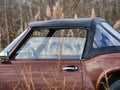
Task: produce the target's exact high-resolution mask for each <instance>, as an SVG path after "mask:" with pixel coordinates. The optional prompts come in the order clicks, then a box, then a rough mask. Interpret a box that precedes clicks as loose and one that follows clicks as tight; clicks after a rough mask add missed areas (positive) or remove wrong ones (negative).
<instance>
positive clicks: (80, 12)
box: [0, 0, 120, 48]
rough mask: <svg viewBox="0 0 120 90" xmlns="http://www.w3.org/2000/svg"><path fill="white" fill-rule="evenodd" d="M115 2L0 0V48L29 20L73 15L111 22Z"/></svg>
mask: <svg viewBox="0 0 120 90" xmlns="http://www.w3.org/2000/svg"><path fill="white" fill-rule="evenodd" d="M68 2H69V3H68ZM119 5H120V1H119V0H99V1H98V0H91V1H89V0H82V1H81V0H60V1H59V0H48V1H44V0H26V1H25V2H18V0H2V1H1V2H0V16H1V17H0V21H1V22H0V27H1V28H2V29H3V31H2V30H1V29H0V30H1V31H0V32H3V33H1V34H4V35H2V36H6V38H1V39H2V43H1V47H0V48H5V47H6V46H7V45H8V44H9V43H10V42H11V41H12V40H13V39H14V38H15V37H16V36H17V35H18V34H19V33H21V32H22V31H23V30H24V28H25V27H26V26H25V25H26V23H28V22H30V21H38V20H46V19H55V18H72V17H74V15H75V14H77V17H79V18H82V17H96V16H98V17H102V18H105V19H106V20H108V21H110V23H111V24H112V25H113V24H114V23H115V22H116V21H117V20H119V19H120V18H119V15H120V12H119V10H120V7H119ZM46 8H47V10H46ZM93 8H94V9H93ZM91 10H92V15H91ZM95 11H96V12H95ZM61 12H62V13H61ZM63 12H64V13H63ZM36 17H37V18H36ZM16 32H17V34H16Z"/></svg>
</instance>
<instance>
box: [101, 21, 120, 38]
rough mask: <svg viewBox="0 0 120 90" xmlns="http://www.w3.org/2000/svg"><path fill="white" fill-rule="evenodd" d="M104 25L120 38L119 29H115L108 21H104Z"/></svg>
mask: <svg viewBox="0 0 120 90" xmlns="http://www.w3.org/2000/svg"><path fill="white" fill-rule="evenodd" d="M102 25H103V26H104V27H105V28H106V29H107V30H109V32H111V33H112V34H114V35H115V36H116V37H117V38H119V39H120V32H118V31H117V30H115V29H114V28H113V27H112V26H110V25H109V24H108V23H106V22H102Z"/></svg>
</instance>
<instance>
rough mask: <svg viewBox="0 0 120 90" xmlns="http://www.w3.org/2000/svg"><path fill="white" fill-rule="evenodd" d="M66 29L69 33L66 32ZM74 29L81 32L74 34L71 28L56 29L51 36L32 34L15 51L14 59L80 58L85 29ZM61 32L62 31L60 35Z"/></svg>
mask: <svg viewBox="0 0 120 90" xmlns="http://www.w3.org/2000/svg"><path fill="white" fill-rule="evenodd" d="M43 31H45V30H43ZM67 31H68V32H69V33H67V34H66V33H65V32H67ZM74 31H78V32H79V33H82V34H81V35H78V33H75V34H74V32H72V31H71V30H57V31H56V33H55V34H54V35H53V37H44V36H41V35H40V36H39V35H37V36H36V35H32V37H30V39H29V40H28V41H27V42H26V44H25V45H24V46H23V47H22V48H21V49H20V50H19V51H18V52H17V55H16V57H15V59H81V56H82V53H83V49H84V45H85V40H86V33H85V32H86V31H85V30H74ZM35 32H36V31H34V32H33V34H35ZM61 32H64V33H62V35H61ZM37 34H38V33H37ZM40 34H41V33H40Z"/></svg>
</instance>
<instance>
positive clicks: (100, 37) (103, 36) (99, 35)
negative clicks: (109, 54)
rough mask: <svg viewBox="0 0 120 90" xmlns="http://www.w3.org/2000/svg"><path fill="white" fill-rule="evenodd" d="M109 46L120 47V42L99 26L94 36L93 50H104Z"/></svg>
mask: <svg viewBox="0 0 120 90" xmlns="http://www.w3.org/2000/svg"><path fill="white" fill-rule="evenodd" d="M107 46H120V42H119V41H118V40H117V39H115V37H114V36H112V35H111V34H110V33H108V32H107V31H106V30H104V29H103V28H102V27H101V26H100V25H97V26H96V31H95V35H94V42H93V48H102V47H107Z"/></svg>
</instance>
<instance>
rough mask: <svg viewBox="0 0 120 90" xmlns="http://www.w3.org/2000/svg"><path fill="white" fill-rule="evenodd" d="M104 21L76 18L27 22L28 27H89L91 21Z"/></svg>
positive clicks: (100, 19)
mask: <svg viewBox="0 0 120 90" xmlns="http://www.w3.org/2000/svg"><path fill="white" fill-rule="evenodd" d="M101 21H105V20H104V19H102V18H77V19H67V18H65V19H55V20H47V21H36V22H31V23H29V27H30V28H79V27H80V28H82V27H83V28H85V27H86V28H89V27H91V23H92V22H94V24H97V23H99V22H101Z"/></svg>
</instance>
